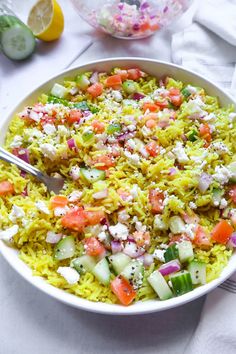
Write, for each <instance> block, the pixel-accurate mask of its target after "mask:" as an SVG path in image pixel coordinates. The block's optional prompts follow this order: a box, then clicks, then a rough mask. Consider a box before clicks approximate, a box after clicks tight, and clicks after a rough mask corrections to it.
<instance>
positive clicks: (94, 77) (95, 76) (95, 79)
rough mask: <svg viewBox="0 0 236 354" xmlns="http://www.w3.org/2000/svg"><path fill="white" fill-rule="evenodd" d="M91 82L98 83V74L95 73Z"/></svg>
mask: <svg viewBox="0 0 236 354" xmlns="http://www.w3.org/2000/svg"><path fill="white" fill-rule="evenodd" d="M89 81H90V82H91V84H96V82H98V72H97V71H94V72H93V73H92V75H91V77H90V79H89Z"/></svg>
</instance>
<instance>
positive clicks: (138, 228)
mask: <svg viewBox="0 0 236 354" xmlns="http://www.w3.org/2000/svg"><path fill="white" fill-rule="evenodd" d="M135 229H136V231H138V232H145V231H146V230H147V226H146V225H143V224H142V223H141V221H136V223H135Z"/></svg>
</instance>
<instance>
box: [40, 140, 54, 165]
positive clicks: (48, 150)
mask: <svg viewBox="0 0 236 354" xmlns="http://www.w3.org/2000/svg"><path fill="white" fill-rule="evenodd" d="M40 149H41V151H42V153H43V155H44V156H45V157H47V158H48V159H49V160H51V161H53V160H55V158H56V155H57V149H56V148H55V147H54V146H53V145H52V144H49V143H44V144H42V145H41V146H40Z"/></svg>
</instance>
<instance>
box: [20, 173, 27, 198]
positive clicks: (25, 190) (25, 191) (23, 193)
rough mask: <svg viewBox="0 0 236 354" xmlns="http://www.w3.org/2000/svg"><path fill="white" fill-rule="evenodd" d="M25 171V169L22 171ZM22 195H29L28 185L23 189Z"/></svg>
mask: <svg viewBox="0 0 236 354" xmlns="http://www.w3.org/2000/svg"><path fill="white" fill-rule="evenodd" d="M22 172H23V171H22ZM21 195H22V197H27V196H28V189H27V186H26V187H25V189H24V190H23V192H22V193H21Z"/></svg>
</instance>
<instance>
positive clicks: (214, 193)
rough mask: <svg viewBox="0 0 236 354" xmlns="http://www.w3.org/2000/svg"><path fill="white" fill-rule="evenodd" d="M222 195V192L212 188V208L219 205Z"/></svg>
mask: <svg viewBox="0 0 236 354" xmlns="http://www.w3.org/2000/svg"><path fill="white" fill-rule="evenodd" d="M223 195H224V191H223V190H222V189H220V188H213V190H212V202H213V205H214V206H218V205H220V202H221V199H222V197H223Z"/></svg>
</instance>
